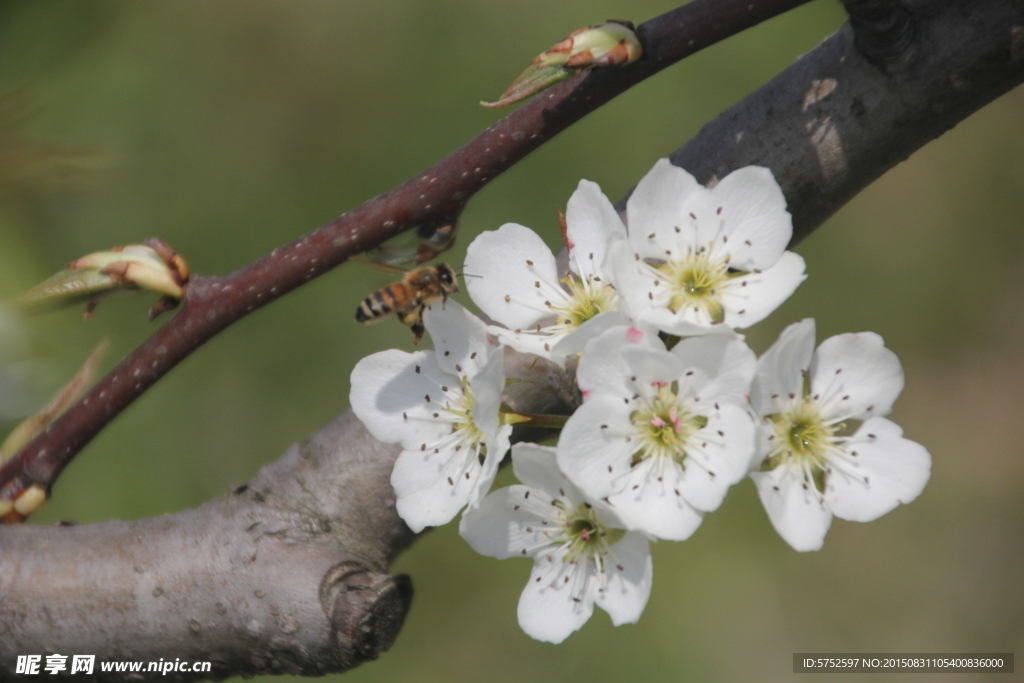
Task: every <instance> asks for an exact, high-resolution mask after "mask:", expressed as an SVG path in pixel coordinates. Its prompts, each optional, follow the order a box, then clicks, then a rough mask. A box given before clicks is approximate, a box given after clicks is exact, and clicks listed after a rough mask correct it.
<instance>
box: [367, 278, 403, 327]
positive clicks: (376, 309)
mask: <svg viewBox="0 0 1024 683" xmlns="http://www.w3.org/2000/svg"><path fill="white" fill-rule="evenodd" d="M392 289H393V287H390V286H389V287H385V288H384V289H381V290H378V291H376V292H374V293H373V294H371V295H370V296H368V297H366V298H365V299H363V303H361V304H359V308H357V309H356V321H358V322H361V323H364V322H366V321H368V320H376V319H377V318H383V317H384V316H386V315H388V314H390V313H393V312H394V311H395V309H397V308H399V307H400V305H401V302H400V301H399V297H396V296H395V293H394V292H392V291H391V290H392Z"/></svg>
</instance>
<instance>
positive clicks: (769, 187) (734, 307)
mask: <svg viewBox="0 0 1024 683" xmlns="http://www.w3.org/2000/svg"><path fill="white" fill-rule="evenodd" d="M626 217H627V221H626V222H627V225H628V226H629V240H628V241H627V242H622V243H619V244H617V245H616V246H615V247H613V248H612V250H611V253H610V254H609V263H610V266H611V269H612V271H613V273H614V276H615V282H616V285H617V288H618V290H619V294H620V296H621V297H622V298H623V309H624V310H625V312H626V313H628V314H629V315H630V316H631V317H632V318H633V319H634V320H637V321H640V322H642V323H647V324H650V325H653V326H655V327H657V328H658V329H660V330H664V331H665V332H668V333H670V334H674V335H700V334H707V333H709V332H715V331H718V330H720V329H723V328H725V329H728V328H733V329H741V328H745V327H749V326H750V325H753V324H754V323H756V322H759V321H760V320H762V319H763V318H765V317H766V316H767V315H768V314H769V313H771V312H772V311H773V310H775V309H776V308H777V307H778V306H779V304H781V303H782V302H783V301H785V300H786V299H787V298H788V297H789V296H790V294H792V293H793V291H794V290H795V289H796V288H797V286H798V285H799V284H800V283H801V282H802V281H803V280H804V277H805V275H804V261H803V259H802V258H801V257H800V256H799V255H797V254H795V253H793V252H790V251H786V245H787V244H788V243H789V240H790V238H791V237H792V234H793V224H792V218H791V216H790V214H789V212H787V211H786V198H785V197H784V196H783V194H782V190H781V188H780V187H779V185H778V183H776V182H775V178H774V177H773V176H772V173H771V171H770V170H768V169H767V168H761V167H757V166H748V167H746V168H741V169H738V170H736V171H733V172H732V173H730V174H729V175H728V176H726V177H725V178H723V179H722V180H721V181H720V182H719V183H718V184H717V185H715V186H714V187H712V188H705V187H703V186H701V185H700V184H698V183H697V181H696V180H695V179H694V177H693V176H691V175H690V174H689V173H687V172H686V171H684V170H683V169H681V168H679V167H678V166H674V165H672V164H671V163H670V162H669V161H668V159H661V160H660V161H658V163H657V164H655V166H654V168H653V169H651V171H650V172H649V173H648V174H647V175H646V176H644V178H643V179H642V180H641V181H640V183H639V184H638V185H637V186H636V190H635V191H634V192H633V194H632V195H631V196H630V198H629V201H628V203H627V206H626Z"/></svg>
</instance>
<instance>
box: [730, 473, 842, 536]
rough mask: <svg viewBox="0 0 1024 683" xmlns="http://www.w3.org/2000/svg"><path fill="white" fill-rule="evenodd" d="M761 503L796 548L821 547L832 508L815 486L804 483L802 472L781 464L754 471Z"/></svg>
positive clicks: (773, 522)
mask: <svg viewBox="0 0 1024 683" xmlns="http://www.w3.org/2000/svg"><path fill="white" fill-rule="evenodd" d="M750 478H751V479H753V480H754V483H755V484H756V485H757V493H758V495H759V496H760V497H761V504H762V505H764V509H765V512H767V513H768V519H769V520H770V521H771V523H772V526H773V527H775V530H776V531H777V532H779V535H780V536H782V538H783V539H784V540H785V541H786V543H789V544H790V545H791V546H793V548H794V549H795V550H799V551H800V552H806V551H808V550H820V549H821V546H822V544H823V543H824V542H825V534H826V533H828V528H829V526H830V525H831V524H832V512H831V511H830V510H829V508H828V507H827V506H826V505H825V504H824V503H823V501H822V499H821V495H820V494H819V493H818V491H817V490H816V489H815V488H814V487H813V486H810V485H808V486H807V487H806V488H805V486H804V483H803V480H802V478H801V475H800V472H799V470H798V469H796V468H791V467H789V466H787V465H779V466H778V467H776V468H775V469H774V470H771V471H770V472H751V473H750Z"/></svg>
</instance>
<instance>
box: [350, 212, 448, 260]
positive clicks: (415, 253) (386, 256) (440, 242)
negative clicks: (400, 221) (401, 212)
mask: <svg viewBox="0 0 1024 683" xmlns="http://www.w3.org/2000/svg"><path fill="white" fill-rule="evenodd" d="M457 233H458V221H457V219H456V218H454V217H453V218H445V219H441V220H436V221H428V222H426V223H423V224H421V225H418V226H416V227H415V228H414V229H412V230H409V231H408V232H404V233H402V234H401V235H398V236H397V237H393V238H391V239H390V240H388V241H387V242H385V243H384V244H382V245H380V246H379V247H377V248H375V249H371V250H370V251H368V252H367V253H366V255H365V256H366V258H367V259H368V260H370V261H372V262H374V263H376V264H379V265H382V266H386V267H392V268H402V267H405V268H406V269H408V268H412V267H415V266H418V265H420V264H422V263H426V262H427V261H430V260H431V259H433V258H436V257H437V256H438V255H439V254H441V253H443V252H445V251H448V250H449V249H451V247H452V245H453V244H455V238H456V236H457Z"/></svg>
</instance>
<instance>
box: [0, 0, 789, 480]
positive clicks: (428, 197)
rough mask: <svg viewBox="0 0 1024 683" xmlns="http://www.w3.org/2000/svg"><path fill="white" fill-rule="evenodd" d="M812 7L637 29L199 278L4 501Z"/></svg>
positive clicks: (748, 1) (696, 7) (669, 19)
mask: <svg viewBox="0 0 1024 683" xmlns="http://www.w3.org/2000/svg"><path fill="white" fill-rule="evenodd" d="M808 1H809V0H695V1H694V2H691V3H690V4H688V5H684V6H682V7H679V8H677V9H675V10H672V11H670V12H667V13H665V14H663V15H661V16H659V17H656V18H654V19H651V20H650V21H647V22H645V23H644V24H641V25H640V26H639V27H638V28H637V35H638V36H639V38H640V40H641V43H642V44H643V47H644V56H643V58H642V59H640V60H639V61H637V62H634V63H633V64H630V65H628V66H625V67H621V68H616V69H605V70H594V71H590V72H585V73H583V74H580V75H578V76H575V77H573V78H571V79H569V80H568V81H565V82H563V83H560V84H559V85H556V86H554V87H552V88H551V89H550V90H548V91H547V92H545V93H544V94H543V95H541V96H540V97H538V98H537V99H536V100H534V101H533V102H531V103H529V104H527V105H525V106H523V107H522V108H520V109H518V110H516V111H515V112H513V113H511V114H510V115H508V116H506V117H505V118H503V119H502V120H500V121H498V122H497V123H495V124H494V125H492V126H491V127H490V128H488V129H487V130H485V131H484V132H483V133H481V134H480V135H478V136H477V137H476V138H474V139H473V140H471V141H470V142H468V143H467V144H465V145H464V146H462V147H461V148H459V149H458V150H456V151H455V152H453V153H452V154H450V155H449V156H448V157H446V158H444V159H442V160H441V161H440V162H438V163H437V164H435V165H434V166H432V167H431V168H429V169H427V170H426V171H425V172H424V173H421V174H419V175H417V176H415V177H414V178H411V179H410V180H407V181H406V182H405V183H403V184H401V185H399V186H398V187H396V188H394V189H392V190H390V191H389V192H386V193H384V194H382V195H380V196H378V197H376V198H374V199H371V200H370V201H368V202H366V203H365V204H363V205H362V206H360V207H358V208H356V209H354V210H352V211H350V212H348V213H346V214H344V215H343V216H340V217H339V218H337V219H335V220H333V221H331V222H330V223H327V224H326V225H323V226H321V227H320V228H318V229H316V230H314V231H313V232H311V233H309V234H308V235H306V236H305V237H303V238H301V239H299V240H297V241H295V242H292V243H291V244H288V245H285V246H283V247H281V248H279V249H275V250H274V251H273V252H271V253H270V254H269V255H267V256H265V257H263V258H262V259H260V260H258V261H256V262H254V263H252V264H250V265H248V266H246V267H245V268H242V269H241V270H239V271H236V272H235V273H232V274H230V275H227V276H223V277H195V278H193V280H192V283H191V284H190V285H189V289H188V293H187V296H186V298H185V301H184V304H183V306H182V308H181V311H180V312H179V313H178V314H177V315H176V316H175V317H174V318H173V319H171V320H170V321H169V322H168V323H167V324H166V325H164V327H162V328H161V329H160V330H158V331H157V332H156V333H155V334H154V335H153V336H152V337H150V338H149V339H148V340H147V341H146V342H144V343H143V344H142V345H141V346H140V347H139V348H138V349H136V350H135V351H134V352H133V353H132V354H131V355H129V356H128V357H127V358H126V359H125V360H124V361H123V362H122V363H121V364H120V365H119V366H118V367H116V368H115V369H114V370H113V371H112V372H111V373H110V374H109V375H107V376H106V377H105V378H104V379H103V380H101V381H100V382H99V383H98V384H97V385H96V386H95V387H94V388H93V389H92V390H91V391H90V392H89V393H88V394H86V395H85V396H84V397H83V398H82V399H81V401H79V403H77V404H76V405H75V406H73V407H72V408H71V409H69V410H68V412H67V413H66V414H65V415H64V417H62V418H61V419H60V420H59V421H57V422H56V423H54V424H53V425H52V426H51V427H50V429H48V430H47V431H46V432H44V433H43V434H42V435H40V436H39V437H38V438H36V439H35V440H34V441H33V442H32V443H30V444H29V445H28V446H26V448H25V449H24V450H23V451H22V452H21V453H20V454H19V455H18V456H17V457H15V458H13V459H11V460H9V461H8V462H7V463H5V464H4V466H3V467H2V468H0V499H6V500H14V499H15V498H16V497H17V496H18V495H19V493H20V492H21V491H23V490H24V489H25V488H27V487H28V486H30V485H33V484H35V485H38V486H41V487H43V488H44V489H46V490H47V491H49V489H50V487H51V486H52V485H53V482H54V481H55V480H56V478H57V476H58V475H59V474H60V472H61V471H62V470H63V469H64V467H66V466H67V465H68V463H70V462H71V460H72V458H74V456H75V455H76V454H77V453H78V452H79V451H80V450H81V449H82V448H83V447H84V446H85V445H86V444H87V443H89V441H90V440H92V438H93V437H95V436H96V435H97V434H98V433H99V432H100V430H102V429H103V427H104V426H106V425H107V423H109V422H110V421H111V420H112V419H113V418H114V417H116V416H117V415H118V414H120V413H121V411H123V410H124V409H125V408H126V407H128V406H129V405H130V404H131V403H132V402H133V401H134V400H135V399H136V398H138V397H139V396H140V395H142V393H144V392H145V391H146V390H147V389H148V388H149V387H151V386H152V385H153V384H154V383H156V381H157V380H159V379H160V378H161V377H163V376H164V375H165V374H167V372H169V371H170V370H171V368H173V367H174V366H175V365H177V364H178V363H180V362H181V361H182V360H184V359H185V358H186V357H188V355H189V354H191V353H192V352H193V351H195V350H196V349H197V348H199V347H200V346H202V345H203V344H204V343H205V342H206V341H208V340H209V339H211V338H212V337H213V336H214V335H216V334H217V333H218V332H220V331H221V330H223V329H224V328H226V327H228V326H229V325H231V324H232V323H234V322H236V321H238V320H239V319H241V318H243V317H245V316H246V315H247V314H249V313H251V312H253V311H255V310H256V309H258V308H260V307H262V306H265V305H266V304H268V303H270V302H271V301H274V300H275V299H277V298H279V297H281V296H282V295H284V294H286V293H287V292H289V291H291V290H293V289H295V288H296V287H299V286H301V285H303V284H305V283H306V282H308V281H310V280H312V279H313V278H315V277H317V276H319V275H322V274H324V273H326V272H327V271H329V270H331V269H332V268H334V267H336V266H338V265H340V264H342V263H344V262H345V261H346V260H347V259H349V258H350V257H352V256H355V255H356V254H359V253H362V252H365V251H366V250H368V249H370V248H372V247H375V246H377V245H379V244H381V243H382V242H384V241H385V240H388V239H390V238H392V237H394V236H395V235H398V234H399V233H401V232H403V231H405V230H409V229H411V228H413V227H415V226H417V225H419V224H422V223H424V222H427V221H430V220H437V219H444V218H446V217H450V216H453V215H457V214H458V213H459V212H460V211H461V209H462V207H463V206H464V205H465V203H466V202H467V201H468V200H469V199H470V198H471V197H472V196H473V195H474V194H475V193H476V192H478V191H479V190H480V189H481V188H483V187H484V186H485V185H486V184H487V183H488V182H490V181H491V180H493V179H494V178H495V177H497V176H498V175H500V174H501V173H503V172H504V171H506V170H508V169H509V168H510V167H512V166H513V165H514V164H515V163H516V162H518V161H519V160H520V159H522V158H523V157H525V156H526V155H527V154H529V153H530V152H532V151H533V150H535V149H536V148H537V147H539V146H540V145H542V144H543V143H544V142H547V141H548V140H550V139H551V138H552V137H554V136H555V135H557V134H558V133H560V132H561V131H563V130H565V129H566V128H568V127H569V126H570V125H572V124H573V123H575V122H576V121H578V120H580V119H581V118H583V117H584V116H586V115H587V114H589V113H590V112H592V111H594V110H595V109H597V108H598V107H600V106H601V105H603V104H605V103H606V102H608V101H609V100H611V99H612V98H614V97H615V96H617V95H619V94H620V93H622V92H625V91H626V90H628V89H629V88H631V87H632V86H634V85H636V84H637V83H639V82H641V81H643V80H644V79H646V78H648V77H650V76H652V75H654V74H655V73H657V72H658V71H661V70H662V69H664V68H665V67H667V66H669V65H671V64H674V63H675V62H677V61H679V60H680V59H682V58H684V57H686V56H688V55H691V54H693V53H695V52H697V51H698V50H701V49H703V48H705V47H708V46H709V45H713V44H714V43H717V42H720V41H722V40H724V39H726V38H728V37H730V36H732V35H735V34H737V33H739V32H741V31H743V30H745V29H747V28H750V27H752V26H755V25H757V24H759V23H761V22H762V21H765V20H766V19H770V18H772V17H774V16H776V15H778V14H781V13H783V12H786V11H788V10H790V9H793V8H794V7H798V6H800V5H803V4H805V3H807V2H808Z"/></svg>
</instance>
